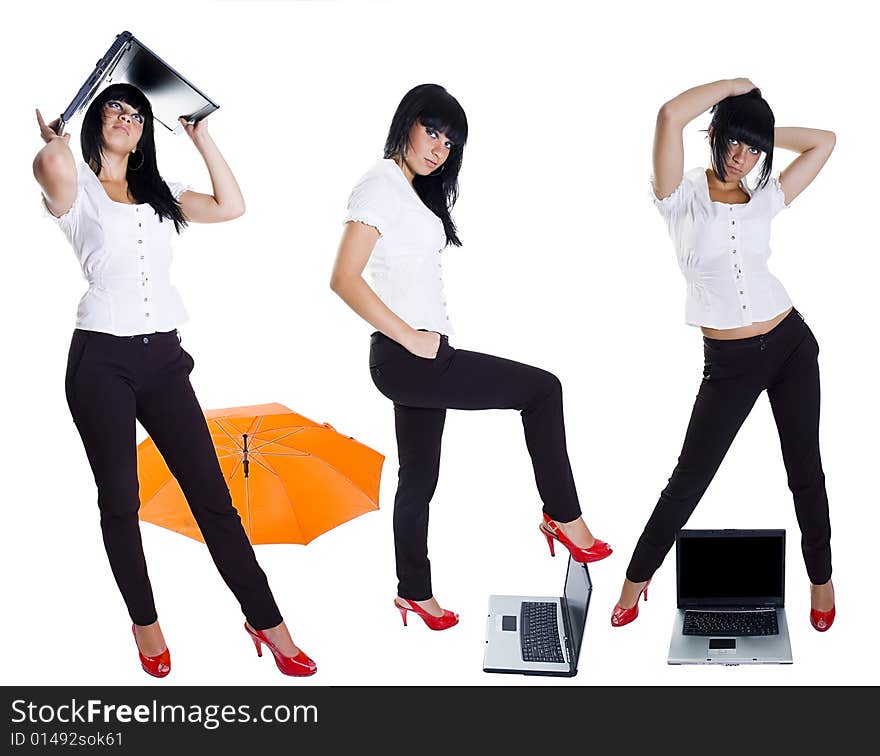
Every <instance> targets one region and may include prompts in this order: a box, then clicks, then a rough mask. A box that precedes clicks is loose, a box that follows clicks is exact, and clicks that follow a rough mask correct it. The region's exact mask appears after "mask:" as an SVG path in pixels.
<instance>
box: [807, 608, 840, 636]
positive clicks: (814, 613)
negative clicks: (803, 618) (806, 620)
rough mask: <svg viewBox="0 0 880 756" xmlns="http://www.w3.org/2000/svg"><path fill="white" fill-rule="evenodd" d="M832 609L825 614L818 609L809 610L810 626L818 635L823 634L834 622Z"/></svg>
mask: <svg viewBox="0 0 880 756" xmlns="http://www.w3.org/2000/svg"><path fill="white" fill-rule="evenodd" d="M834 615H835V611H834V607H833V606H832V607H831V609H829V610H828V611H827V612H820V611H819V610H818V609H810V624H811V625H812V626H813V627H815V628H816V629H817V630H818V631H819V632H820V633H824V632H825V631H826V630H827V629H828V628H829V627H831V624H832V623H833V622H834Z"/></svg>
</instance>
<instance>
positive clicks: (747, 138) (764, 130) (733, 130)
mask: <svg viewBox="0 0 880 756" xmlns="http://www.w3.org/2000/svg"><path fill="white" fill-rule="evenodd" d="M775 125H776V119H775V118H774V116H773V111H772V110H771V109H770V106H769V105H768V104H767V101H766V100H765V99H764V98H763V97H761V90H760V89H757V88H756V89H753V90H752V91H751V92H749V93H747V94H744V95H738V96H736V97H726V98H725V99H723V100H721V102H719V103H718V104H717V105H715V106H714V107H713V108H712V123H711V128H712V134H711V137H710V139H709V145H710V149H711V152H712V170H713V171H715V175H716V176H718V178H719V179H721V181H726V180H727V172H726V168H725V166H726V164H727V153H728V140H730V139H735V140H737V141H738V142H742V143H743V144H747V145H749V147H755V148H757V149H759V150H761V152H762V153H763V154H764V157H763V160H762V163H761V168H760V171H759V174H758V184H757V188H758V189H760V188H761V187H763V186H764V185H766V183H767V181H768V180H769V179H770V172H771V170H772V168H773V141H774V140H773V134H774V128H775Z"/></svg>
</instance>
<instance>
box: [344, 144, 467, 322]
mask: <svg viewBox="0 0 880 756" xmlns="http://www.w3.org/2000/svg"><path fill="white" fill-rule="evenodd" d="M349 221H359V222H361V223H366V224H367V225H368V226H373V227H374V228H375V229H376V230H377V231H378V232H379V238H378V239H377V241H376V246H375V247H374V248H373V253H372V255H371V256H370V260H369V263H368V266H367V267H368V270H369V272H370V275H371V278H372V284H373V290H374V291H375V292H376V295H377V296H378V297H379V299H381V300H382V301H383V302H384V303H385V304H386V305H387V306H388V308H389V309H390V310H391V311H392V312H394V313H395V314H396V315H398V316H399V317H400V318H402V319H403V320H404V321H406V323H407V324H409V325H410V326H411V327H413V328H424V329H426V330H428V331H437V332H438V333H441V334H447V335H448V334H451V333H452V325H451V324H450V322H449V317H448V315H447V313H446V297H445V296H444V294H443V279H442V276H441V272H442V268H441V265H440V251H441V250H442V249H443V248H444V247H445V246H446V232H445V231H444V229H443V222H442V221H441V220H440V218H438V217H437V216H436V215H434V213H433V212H431V211H430V210H429V209H428V207H427V206H426V205H425V204H424V203H423V202H422V201H421V199H419V196H418V195H417V194H416V192H415V189H413V187H412V185H411V184H410V183H409V181H407V179H406V177H405V176H404V175H403V171H401V170H400V167H399V166H398V165H397V163H395V162H394V161H393V160H390V159H385V160H380V161H379V162H378V163H376V165H374V166H373V167H372V168H371V169H370V170H369V171H367V173H365V174H364V175H363V176H362V177H361V179H360V180H359V181H358V182H357V184H356V185H355V187H354V189H353V190H352V192H351V196H350V197H349V199H348V214H347V215H346V216H345V222H346V223H348V222H349Z"/></svg>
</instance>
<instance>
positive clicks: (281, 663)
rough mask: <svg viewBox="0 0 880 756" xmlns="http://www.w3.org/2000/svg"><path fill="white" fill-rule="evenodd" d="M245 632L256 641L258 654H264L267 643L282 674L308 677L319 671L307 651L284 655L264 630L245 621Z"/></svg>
mask: <svg viewBox="0 0 880 756" xmlns="http://www.w3.org/2000/svg"><path fill="white" fill-rule="evenodd" d="M244 629H245V632H246V633H247V634H248V635H249V636H250V637H251V640H252V641H253V642H254V648H256V649H257V656H260V657H262V656H263V647H262V646H263V644H264V643H265V644H266V645H267V646H268V647H269V650H270V651H271V652H272V656H274V657H275V664H276V665H277V666H278V669H279V670H280V671H281V673H282V674H285V675H290V676H291V677H308V676H309V675H313V674H315V672H317V671H318V665H317V664H315V662H314V661H312V660H311V659H310V658H309V657H308V656H306V654H305V652H303V651H300V652H299V653H298V654H297V655H296V656H284V654H282V653H281V652H280V651H279V650H278V649H277V648H276V647H275V644H274V643H272V641H270V640H269V639H268V638H267V637H266V636H265V635H264V634H263V631H262V630H254V629H253V628H252V627H251V626H250V625H248V624H247V623H245V626H244Z"/></svg>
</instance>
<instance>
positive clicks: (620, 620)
mask: <svg viewBox="0 0 880 756" xmlns="http://www.w3.org/2000/svg"><path fill="white" fill-rule="evenodd" d="M650 584H651V579H650V578H648V581H647V582H646V583H645V584H644V585H643V586H642V590H640V591H639V595H638V596H636V603H635V604H633V605H632V606H631V607H630V608H629V609H624V608H623V607H622V606H621V605H620V604H615V605H614V611H613V612H611V626H612V627H623V626H624V625H628V624H629V623H630V622H632V621H633V620H634V619H635V618H636V617H638V616H639V599H640V598H641V597H642V594H644V595H645V601H647V600H648V586H649V585H650Z"/></svg>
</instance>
